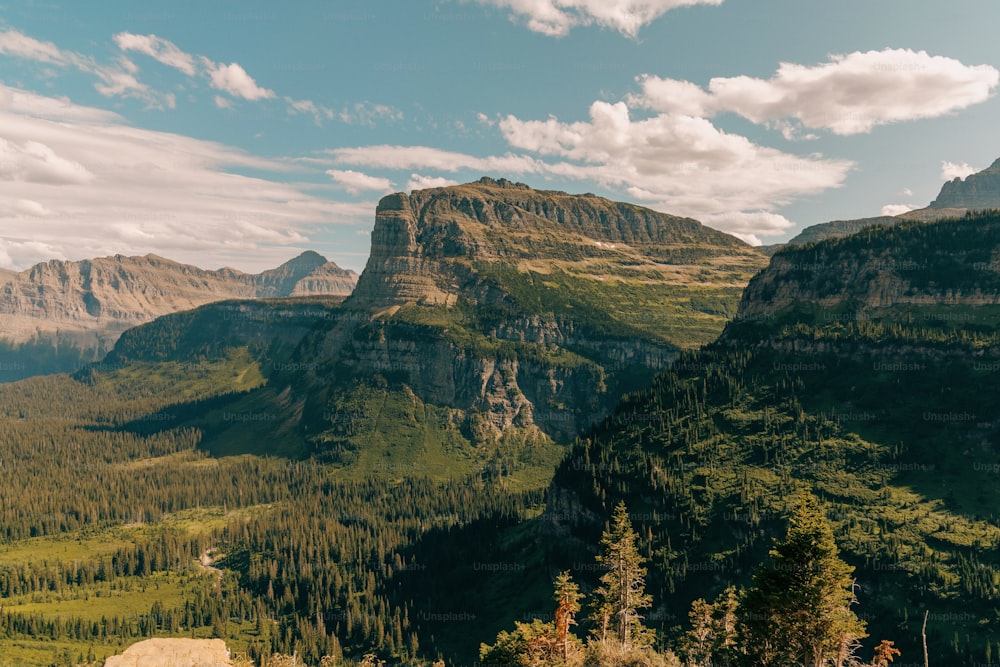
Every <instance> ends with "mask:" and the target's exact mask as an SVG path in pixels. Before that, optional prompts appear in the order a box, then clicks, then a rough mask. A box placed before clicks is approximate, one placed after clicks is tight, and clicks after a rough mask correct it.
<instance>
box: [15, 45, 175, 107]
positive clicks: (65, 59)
mask: <svg viewBox="0 0 1000 667" xmlns="http://www.w3.org/2000/svg"><path fill="white" fill-rule="evenodd" d="M0 54H4V55H11V56H15V57H18V58H24V59H26V60H33V61H35V62H40V63H45V64H48V65H57V66H60V67H74V68H76V69H77V70H79V71H81V72H85V73H87V74H91V75H93V76H96V77H97V78H98V79H99V82H98V83H95V84H94V88H95V89H96V90H97V92H99V93H100V94H101V95H104V96H105V97H132V98H136V99H140V100H142V101H144V102H145V103H146V105H147V106H148V107H149V108H158V109H162V108H164V107H172V106H173V104H174V97H173V95H163V94H160V93H158V92H156V91H154V90H152V89H150V88H149V87H148V86H146V85H145V84H143V83H140V82H139V81H138V80H137V79H136V78H135V73H136V72H137V71H138V68H137V67H136V65H135V63H133V62H132V61H131V60H128V59H127V58H121V59H119V61H118V63H117V64H116V65H99V64H98V63H97V62H96V61H95V60H94V59H93V58H91V57H89V56H84V55H81V54H79V53H74V52H72V51H64V50H62V49H60V48H59V47H58V46H56V45H55V44H53V43H52V42H42V41H39V40H37V39H35V38H33V37H29V36H28V35H25V34H23V33H21V32H18V31H16V30H7V31H5V32H2V33H0Z"/></svg>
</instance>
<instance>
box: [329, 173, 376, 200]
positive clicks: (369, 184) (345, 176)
mask: <svg viewBox="0 0 1000 667" xmlns="http://www.w3.org/2000/svg"><path fill="white" fill-rule="evenodd" d="M326 175H327V176H329V177H330V178H332V179H333V181H334V182H335V183H339V184H340V185H342V186H343V187H344V189H345V190H347V192H349V193H350V194H352V195H356V194H360V193H362V192H365V191H370V190H377V191H380V192H392V181H390V180H389V179H388V178H380V177H378V176H370V175H368V174H363V173H361V172H360V171H352V170H350V169H347V170H340V169H328V170H327V172H326Z"/></svg>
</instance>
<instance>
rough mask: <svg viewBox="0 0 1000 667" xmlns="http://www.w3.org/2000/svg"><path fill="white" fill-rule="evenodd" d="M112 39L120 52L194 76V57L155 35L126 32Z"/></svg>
mask: <svg viewBox="0 0 1000 667" xmlns="http://www.w3.org/2000/svg"><path fill="white" fill-rule="evenodd" d="M114 39H115V44H117V45H118V48H119V49H121V50H122V51H137V52H139V53H143V54H145V55H147V56H149V57H150V58H153V59H155V60H157V61H159V62H160V63H162V64H164V65H167V66H169V67H173V68H174V69H177V70H180V71H181V72H183V73H184V74H187V75H188V76H194V74H195V67H194V57H193V56H191V55H189V54H187V53H184V52H183V51H181V50H180V49H179V48H177V45H176V44H174V43H173V42H171V41H169V40H166V39H163V38H161V37H157V36H156V35H134V34H132V33H128V32H120V33H118V34H117V35H115V37H114Z"/></svg>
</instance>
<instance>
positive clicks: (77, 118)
mask: <svg viewBox="0 0 1000 667" xmlns="http://www.w3.org/2000/svg"><path fill="white" fill-rule="evenodd" d="M0 112H9V113H14V114H19V115H23V116H32V117H34V118H38V119H46V120H53V121H69V122H83V123H124V122H125V119H124V118H122V117H121V116H119V115H118V114H116V113H115V112H113V111H105V110H104V109H96V108H94V107H84V106H79V105H76V104H73V103H72V102H70V101H69V100H68V99H66V98H56V97H45V96H44V95H37V94H35V93H32V92H28V91H25V90H19V89H17V88H7V87H5V86H3V85H0Z"/></svg>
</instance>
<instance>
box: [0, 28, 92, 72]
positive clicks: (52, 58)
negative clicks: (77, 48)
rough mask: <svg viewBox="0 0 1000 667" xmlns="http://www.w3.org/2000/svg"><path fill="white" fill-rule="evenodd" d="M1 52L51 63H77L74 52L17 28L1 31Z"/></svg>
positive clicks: (62, 64) (61, 64)
mask: <svg viewBox="0 0 1000 667" xmlns="http://www.w3.org/2000/svg"><path fill="white" fill-rule="evenodd" d="M0 54H2V55H6V56H15V57H18V58H24V59H26V60H34V61H36V62H40V63H48V64H50V65H60V66H65V65H72V64H76V63H75V62H74V61H75V60H76V58H75V56H74V54H72V53H66V52H63V51H62V50H61V49H60V48H59V47H58V46H56V45H55V44H53V43H52V42H42V41H39V40H37V39H35V38H33V37H29V36H28V35H25V34H24V33H21V32H18V31H17V30H5V31H4V32H0Z"/></svg>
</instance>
